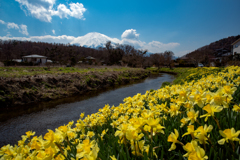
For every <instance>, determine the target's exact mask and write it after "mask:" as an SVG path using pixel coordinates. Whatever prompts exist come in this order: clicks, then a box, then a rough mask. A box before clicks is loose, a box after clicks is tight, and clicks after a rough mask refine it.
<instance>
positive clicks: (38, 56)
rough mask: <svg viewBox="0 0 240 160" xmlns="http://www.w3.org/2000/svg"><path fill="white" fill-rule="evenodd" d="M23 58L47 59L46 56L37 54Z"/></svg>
mask: <svg viewBox="0 0 240 160" xmlns="http://www.w3.org/2000/svg"><path fill="white" fill-rule="evenodd" d="M23 58H47V57H46V56H41V55H37V54H32V55H28V56H23Z"/></svg>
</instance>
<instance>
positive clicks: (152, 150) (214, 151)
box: [0, 66, 240, 160]
mask: <svg viewBox="0 0 240 160" xmlns="http://www.w3.org/2000/svg"><path fill="white" fill-rule="evenodd" d="M187 72H188V76H186V77H184V78H183V79H182V81H179V83H178V84H172V85H168V86H165V87H163V88H161V89H158V90H151V91H146V93H145V94H143V95H141V94H136V95H135V96H133V97H126V98H125V99H124V103H121V104H119V105H118V106H112V107H110V106H109V105H105V107H103V108H102V109H99V112H97V113H95V114H91V115H87V116H85V115H84V113H81V114H80V113H79V114H80V118H79V120H77V122H75V123H74V122H73V121H72V122H69V123H68V124H66V125H63V126H60V127H58V128H56V129H55V131H53V130H49V131H48V133H46V134H45V135H43V136H39V137H37V136H34V134H35V132H33V131H28V132H26V135H22V139H21V140H19V141H18V144H16V145H14V146H11V145H6V146H3V147H2V148H1V150H0V159H34V160H35V159H36V160H37V159H69V160H73V159H91V160H94V159H99V160H105V159H110V160H116V159H121V160H122V159H146V160H148V159H161V160H163V159H182V160H184V159H190V160H191V159H194V160H204V159H211V160H216V159H217V160H219V159H229V160H232V159H240V154H239V147H240V145H239V138H238V137H239V134H240V122H239V114H240V113H239V112H240V106H239V104H240V98H239V97H240V86H239V84H240V67H234V66H232V67H227V68H195V69H189V70H188V71H187Z"/></svg>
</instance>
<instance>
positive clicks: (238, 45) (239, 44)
mask: <svg viewBox="0 0 240 160" xmlns="http://www.w3.org/2000/svg"><path fill="white" fill-rule="evenodd" d="M235 52H236V53H237V54H240V41H239V42H237V43H236V44H234V45H233V55H234V53H235Z"/></svg>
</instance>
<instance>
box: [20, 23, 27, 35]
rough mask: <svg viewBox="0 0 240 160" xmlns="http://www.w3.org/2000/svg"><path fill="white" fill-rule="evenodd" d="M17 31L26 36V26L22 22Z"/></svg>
mask: <svg viewBox="0 0 240 160" xmlns="http://www.w3.org/2000/svg"><path fill="white" fill-rule="evenodd" d="M19 32H20V33H22V34H25V35H27V36H28V31H27V26H26V25H24V24H21V25H20V30H19Z"/></svg>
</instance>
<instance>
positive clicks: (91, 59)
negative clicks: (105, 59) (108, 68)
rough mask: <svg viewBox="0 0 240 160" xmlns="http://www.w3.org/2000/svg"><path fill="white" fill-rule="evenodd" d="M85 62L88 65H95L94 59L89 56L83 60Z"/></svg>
mask: <svg viewBox="0 0 240 160" xmlns="http://www.w3.org/2000/svg"><path fill="white" fill-rule="evenodd" d="M84 60H85V63H88V64H95V63H96V59H95V58H93V57H91V56H88V57H86V58H84Z"/></svg>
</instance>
